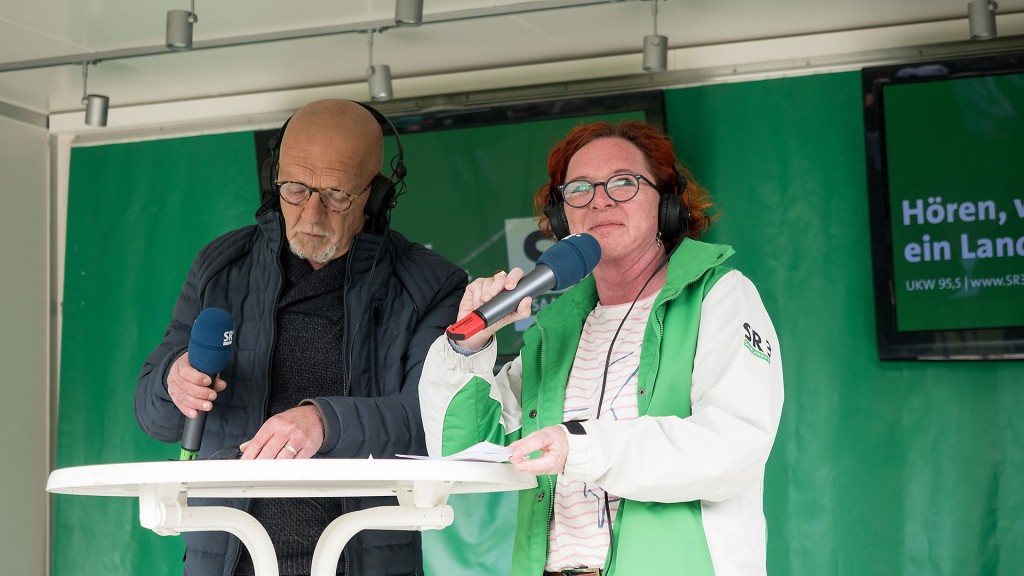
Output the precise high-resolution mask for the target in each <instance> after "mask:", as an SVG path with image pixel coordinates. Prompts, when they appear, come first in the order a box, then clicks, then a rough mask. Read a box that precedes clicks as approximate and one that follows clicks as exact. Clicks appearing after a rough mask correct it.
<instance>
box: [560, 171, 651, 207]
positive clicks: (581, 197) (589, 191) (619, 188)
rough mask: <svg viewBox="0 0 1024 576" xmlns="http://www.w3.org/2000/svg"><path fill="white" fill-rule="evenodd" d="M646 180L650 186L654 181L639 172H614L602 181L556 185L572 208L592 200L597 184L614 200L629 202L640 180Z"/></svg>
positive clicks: (636, 190)
mask: <svg viewBox="0 0 1024 576" xmlns="http://www.w3.org/2000/svg"><path fill="white" fill-rule="evenodd" d="M641 181H643V182H647V183H648V184H650V185H651V186H652V187H653V186H654V182H651V181H650V180H648V179H647V178H646V177H645V176H643V175H641V174H616V175H615V176H612V177H611V178H609V179H607V180H605V181H604V182H591V181H589V180H573V181H571V182H566V183H565V184H562V185H561V186H559V187H558V191H559V193H561V194H562V200H564V201H565V203H566V204H568V205H569V206H572V207H573V208H585V207H586V206H587V205H589V204H590V203H591V202H593V201H594V194H595V193H596V191H597V187H598V186H604V192H605V194H607V195H608V197H609V198H611V199H612V200H614V201H616V202H629V201H630V200H632V199H633V197H634V196H636V193H637V192H639V191H640V182H641Z"/></svg>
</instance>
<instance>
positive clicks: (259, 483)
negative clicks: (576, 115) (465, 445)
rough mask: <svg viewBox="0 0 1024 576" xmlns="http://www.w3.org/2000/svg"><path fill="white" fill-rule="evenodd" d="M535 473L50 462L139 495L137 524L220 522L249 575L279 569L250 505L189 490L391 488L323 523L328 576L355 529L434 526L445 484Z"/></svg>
mask: <svg viewBox="0 0 1024 576" xmlns="http://www.w3.org/2000/svg"><path fill="white" fill-rule="evenodd" d="M536 486H537V480H536V478H535V477H534V476H531V475H529V474H523V473H521V472H517V471H516V470H515V469H514V468H513V467H512V466H511V465H509V464H497V463H490V462H463V461H447V460H435V459H430V460H403V459H386V460H371V459H367V460H350V459H313V460H192V461H166V462H136V463H126V464H102V465H96V466H78V467H73V468H63V469H60V470H54V471H53V472H52V473H51V474H50V478H49V480H48V481H47V483H46V490H47V491H48V492H53V493H57V494H77V495H86V496H129V497H137V498H138V499H139V519H140V522H141V523H142V526H144V527H146V528H149V529H151V530H153V531H154V532H156V533H157V534H161V535H164V536H176V535H178V534H180V533H181V532H195V531H206V530H222V531H226V532H230V533H231V534H234V535H235V536H237V537H238V538H239V539H240V540H241V541H242V544H243V545H244V546H245V547H246V548H247V549H248V550H249V554H250V555H251V556H252V559H253V565H254V566H255V568H256V575H257V576H278V567H277V555H276V553H275V551H274V545H273V543H272V542H271V541H270V537H269V536H267V532H266V530H265V529H264V528H263V526H262V525H260V523H259V522H257V521H256V519H255V518H253V517H252V516H250V515H249V514H248V513H246V512H243V511H241V510H237V509H235V508H228V507H225V506H195V507H190V506H189V505H188V500H187V499H188V498H207V497H213V498H298V497H342V496H396V497H397V498H398V506H381V507H377V508H370V509H367V510H360V511H356V512H350V513H348V514H344V515H342V516H341V517H339V518H337V519H336V520H334V522H332V523H331V524H330V525H328V526H327V528H326V529H325V530H324V532H323V534H322V535H321V536H320V539H319V541H318V542H317V545H316V549H315V551H314V553H313V569H312V576H333V575H334V573H335V571H336V570H337V565H338V559H339V558H340V557H341V552H342V550H343V549H344V548H345V544H347V543H348V541H349V539H350V538H352V536H353V535H355V534H356V533H357V532H359V531H360V530H366V529H378V530H437V529H441V528H444V527H446V526H448V525H450V524H451V523H452V521H453V520H454V512H453V511H452V508H451V506H448V504H447V500H448V496H449V495H450V494H460V493H478V492H500V491H509V490H523V489H528V488H534V487H536Z"/></svg>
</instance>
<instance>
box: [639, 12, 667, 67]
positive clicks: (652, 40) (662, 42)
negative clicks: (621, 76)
mask: <svg viewBox="0 0 1024 576" xmlns="http://www.w3.org/2000/svg"><path fill="white" fill-rule="evenodd" d="M651 14H652V15H653V17H654V34H649V35H647V36H644V72H664V71H665V68H666V64H667V63H668V38H667V37H665V36H658V0H651Z"/></svg>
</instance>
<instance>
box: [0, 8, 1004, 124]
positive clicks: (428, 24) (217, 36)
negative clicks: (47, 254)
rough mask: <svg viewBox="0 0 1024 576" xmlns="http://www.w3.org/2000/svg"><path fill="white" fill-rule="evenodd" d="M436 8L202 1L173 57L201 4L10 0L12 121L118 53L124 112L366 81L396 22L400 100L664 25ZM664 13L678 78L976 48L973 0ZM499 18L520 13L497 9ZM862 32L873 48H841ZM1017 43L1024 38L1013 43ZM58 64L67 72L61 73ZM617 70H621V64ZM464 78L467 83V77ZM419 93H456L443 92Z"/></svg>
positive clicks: (391, 49) (100, 88)
mask: <svg viewBox="0 0 1024 576" xmlns="http://www.w3.org/2000/svg"><path fill="white" fill-rule="evenodd" d="M424 4H425V8H424V24H423V25H421V26H419V27H416V28H397V27H392V26H393V22H392V21H393V17H394V0H290V1H288V2H279V1H278V2H271V1H268V0H216V1H211V0H197V2H196V5H195V11H196V14H197V15H198V16H199V21H198V23H196V25H195V32H194V38H195V49H194V50H193V51H191V52H171V51H168V50H166V49H165V48H163V44H164V33H165V17H166V11H167V10H171V9H185V10H188V9H189V8H190V5H189V2H188V1H187V0H174V1H170V0H164V1H154V0H145V1H139V0H3V2H2V4H0V114H3V113H6V114H7V115H11V114H10V112H11V111H12V110H14V111H21V112H26V113H28V114H30V115H41V117H46V116H52V115H55V114H61V113H68V112H77V111H80V110H81V109H82V105H81V102H80V100H81V96H82V67H81V64H78V63H77V62H81V61H83V60H88V59H92V56H90V54H92V55H95V54H100V55H106V56H110V53H112V52H115V51H123V53H125V54H138V53H150V54H151V55H144V56H134V57H125V58H108V59H106V60H103V61H101V62H100V63H99V64H98V65H96V66H90V67H89V91H90V92H94V93H100V94H106V95H108V96H110V99H111V107H112V110H116V109H117V108H118V107H131V106H140V105H147V104H154V103H164V102H175V101H182V100H196V99H211V98H223V97H226V96H237V95H248V94H260V93H267V92H272V91H282V90H297V89H308V88H314V87H330V86H340V85H360V84H362V85H365V71H366V67H367V64H368V57H367V46H366V41H367V35H366V34H365V33H362V32H358V31H354V30H359V29H365V28H385V30H384V31H383V32H382V33H378V34H376V35H374V50H373V56H374V58H373V59H374V62H375V63H376V64H388V65H389V66H390V67H391V74H392V77H393V78H394V80H395V97H396V98H399V99H400V98H406V97H409V96H410V95H414V94H412V93H413V92H414V91H415V90H417V88H414V87H415V86H416V84H415V79H418V78H424V77H428V78H429V77H433V78H437V77H447V78H451V79H457V78H462V79H465V78H472V77H484V76H488V75H489V76H490V77H495V76H504V77H505V78H506V79H507V80H506V82H507V84H508V85H528V84H530V83H531V82H533V81H535V80H537V79H545V78H546V77H545V76H543V75H537V74H531V73H530V72H529V71H530V70H534V69H542V68H543V67H544V66H546V65H550V63H561V64H562V65H561V67H560V68H558V70H560V71H561V72H559V73H560V74H564V75H567V76H571V77H572V79H577V80H578V79H581V78H598V77H601V76H602V75H608V74H622V73H623V70H629V71H630V73H636V74H641V73H642V71H641V65H640V62H641V50H642V42H643V41H642V38H643V36H644V35H647V34H651V33H652V27H653V20H652V14H651V12H652V10H651V7H652V5H651V2H650V1H645V0H624V1H619V2H615V1H610V0H609V1H602V0H534V1H523V0H490V1H485V0H425V2H424ZM559 6H568V7H559ZM657 6H658V19H657V29H658V33H659V34H662V35H665V36H667V37H668V39H669V46H670V49H671V52H670V62H669V69H670V72H672V71H681V70H686V69H698V68H707V67H709V66H711V65H713V64H714V63H715V62H716V61H715V60H714V58H715V57H714V54H716V53H718V54H721V53H722V52H723V51H724V50H726V49H727V48H728V47H730V46H739V45H744V46H747V47H748V51H747V53H746V55H745V56H743V59H745V60H746V61H748V62H755V61H756V60H757V59H758V58H762V59H764V60H766V61H767V60H779V59H785V58H786V57H788V52H787V51H786V50H787V49H786V48H784V47H781V48H780V47H779V46H777V45H775V44H772V43H771V42H773V39H789V40H790V41H791V44H792V40H793V38H794V37H797V38H818V40H817V42H816V43H815V44H814V45H813V47H812V48H806V47H805V48H803V49H802V50H803V51H802V52H801V53H800V58H803V59H805V60H806V61H807V62H809V61H810V59H809V58H808V53H807V50H811V51H812V52H814V53H817V54H820V55H823V56H822V57H823V58H824V57H825V56H826V55H828V54H829V53H830V52H835V53H841V52H843V51H850V50H854V51H861V52H863V51H864V50H865V48H866V46H865V45H864V41H865V40H864V39H865V38H869V36H865V34H866V33H867V32H868V31H871V32H872V33H873V34H875V36H872V37H871V38H877V39H878V40H870V41H869V43H870V42H878V45H879V47H882V48H885V47H888V48H891V47H894V46H919V45H921V44H935V43H949V42H952V43H956V42H965V41H966V38H967V35H968V34H967V18H966V14H967V0H661V1H659V2H658V4H657ZM499 12H513V14H508V15H494V14H498V13H499ZM998 14H999V19H1000V20H999V26H1000V28H999V31H1000V40H999V41H998V42H1003V43H1005V42H1006V41H1007V38H1006V37H1005V33H1006V32H1010V33H1011V34H1021V33H1024V28H1022V27H1024V22H1022V19H1024V0H1000V1H999V11H998ZM346 30H352V31H346ZM887 31H888V32H887ZM314 32H320V33H325V32H337V33H325V34H323V35H318V36H316V37H311V38H302V39H293V40H281V41H270V42H259V43H249V44H245V45H240V46H234V47H218V48H207V46H211V45H217V44H224V43H238V42H241V41H242V40H244V39H246V38H249V39H252V38H253V37H254V35H265V36H266V37H277V38H279V37H282V36H285V35H290V36H293V37H297V36H302V35H305V34H309V33H314ZM856 34H860V36H859V37H860V38H861V40H860V43H853V44H851V45H850V46H849V47H845V46H842V45H841V44H842V43H843V42H845V41H847V40H849V39H850V38H852V37H853V36H851V35H856ZM1014 38H1017V39H1019V38H1020V36H1014V37H1012V38H1010V40H1009V41H1011V42H1012V41H1014ZM975 44H977V43H975ZM1018 45H1019V44H1018ZM758 46H760V47H762V48H756V47H758ZM750 47H755V48H754V50H755V54H754V55H751V53H750ZM867 48H870V45H869V46H867ZM759 50H768V51H769V52H770V51H776V53H775V54H770V53H769V54H759V53H756V52H757V51H759ZM813 55H814V54H810V56H813ZM48 59H49V60H48ZM53 59H56V60H53ZM54 61H59V62H62V63H61V64H60V65H55V66H50V65H46V64H50V63H52V62H54ZM610 61H615V62H619V64H618V65H616V66H608V65H606V63H607V62H610ZM69 62H70V63H69ZM622 62H626V64H625V66H626V67H627V68H623V66H624V65H623V64H622ZM602 63H604V64H602ZM795 65H797V64H795ZM26 67H29V68H30V69H22V70H11V69H12V68H26ZM537 67H540V68H537ZM448 85H449V86H455V87H460V86H462V85H463V84H459V83H458V82H457V81H454V80H452V81H451V82H450V83H449V84H448ZM464 85H465V86H472V85H473V83H472V82H470V83H468V84H464ZM403 88H406V89H407V93H406V94H403V92H402V90H403ZM418 90H419V91H420V92H421V93H422V92H423V91H424V90H426V91H428V92H429V91H434V92H435V93H440V92H438V90H439V89H438V88H436V87H434V88H429V89H424V88H422V87H421V88H418ZM363 94H365V88H363ZM361 99H365V97H363V98H361ZM113 113H114V112H113V111H112V114H113Z"/></svg>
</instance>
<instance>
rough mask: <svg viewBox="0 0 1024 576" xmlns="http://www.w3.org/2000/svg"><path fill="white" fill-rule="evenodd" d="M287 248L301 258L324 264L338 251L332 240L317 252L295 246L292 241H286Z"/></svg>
mask: <svg viewBox="0 0 1024 576" xmlns="http://www.w3.org/2000/svg"><path fill="white" fill-rule="evenodd" d="M288 248H289V249H290V250H291V251H292V254H295V255H296V256H298V257H299V258H302V259H303V260H311V261H313V262H316V263H317V264H326V263H328V262H330V261H331V259H332V258H334V255H335V254H336V253H337V252H338V245H337V244H335V243H334V242H328V243H327V245H326V246H324V247H323V249H322V250H320V251H319V252H309V251H306V250H304V249H303V248H302V247H301V246H297V245H296V244H295V243H294V242H289V243H288Z"/></svg>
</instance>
